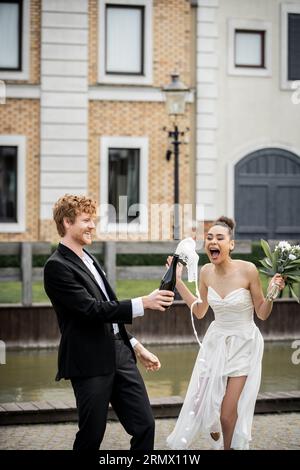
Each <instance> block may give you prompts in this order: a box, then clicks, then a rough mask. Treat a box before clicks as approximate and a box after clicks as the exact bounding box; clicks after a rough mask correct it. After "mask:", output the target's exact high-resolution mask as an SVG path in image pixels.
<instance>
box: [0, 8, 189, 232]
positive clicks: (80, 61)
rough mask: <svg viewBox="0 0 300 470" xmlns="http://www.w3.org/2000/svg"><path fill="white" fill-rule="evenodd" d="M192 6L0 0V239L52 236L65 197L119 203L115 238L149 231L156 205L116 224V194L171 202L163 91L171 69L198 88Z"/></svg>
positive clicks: (185, 124) (185, 200)
mask: <svg viewBox="0 0 300 470" xmlns="http://www.w3.org/2000/svg"><path fill="white" fill-rule="evenodd" d="M195 12H196V9H195V8H194V6H193V5H192V2H190V1H189V0H170V1H167V2H166V1H162V0H153V1H152V0H134V1H133V0H128V1H127V0H126V1H125V0H109V1H106V0H72V1H69V0H65V1H62V0H59V1H58V0H42V1H39V0H23V1H22V0H16V1H13V2H11V3H9V4H8V3H5V2H1V1H0V23H1V26H2V27H3V29H1V27H0V31H2V33H0V34H2V36H1V40H2V41H0V43H1V42H2V46H1V47H0V80H1V84H2V92H3V89H4V88H5V97H6V99H5V102H3V99H2V104H1V105H0V152H1V153H0V170H1V172H0V179H1V180H0V240H2V241H4V240H12V241H19V240H28V241H30V240H52V241H55V240H57V235H56V231H55V227H54V224H53V222H52V207H53V204H54V202H55V201H56V200H57V198H58V197H60V196H61V195H63V194H64V193H77V194H78V193H79V194H89V195H90V196H91V197H93V198H94V199H96V201H97V202H98V204H99V206H100V207H101V206H103V205H104V204H114V203H115V205H116V221H115V222H116V223H115V224H114V223H112V224H110V219H109V220H108V222H109V223H108V225H109V226H110V225H111V232H112V234H113V233H115V232H114V229H115V226H116V225H117V226H118V227H120V228H121V232H122V231H124V234H125V233H126V234H127V232H128V227H130V228H129V232H130V236H131V238H137V239H143V238H146V239H148V238H149V234H148V232H147V227H149V224H150V223H151V211H148V214H146V216H145V214H143V215H142V216H140V217H137V218H135V216H137V215H139V211H138V210H136V211H135V212H134V213H133V214H132V215H130V216H128V217H127V218H125V220H123V219H122V220H121V216H120V214H119V213H121V208H120V207H119V205H120V203H119V196H123V197H124V196H126V197H127V199H128V200H127V204H128V205H131V206H133V207H134V205H137V204H141V205H143V206H146V207H147V206H148V207H150V206H151V205H154V206H155V205H157V204H161V203H167V204H170V205H172V203H173V193H174V189H173V188H174V176H173V161H172V160H171V161H170V162H168V161H167V160H166V158H165V156H166V151H167V149H168V146H169V143H168V136H167V132H166V130H165V129H164V128H166V129H169V128H170V127H171V126H172V123H171V121H170V118H169V116H168V115H167V112H166V108H165V103H164V96H163V93H162V91H161V90H162V87H163V86H165V85H167V84H168V83H169V82H170V74H171V73H172V72H174V70H176V71H177V72H179V73H180V79H181V80H182V81H183V82H184V83H185V84H186V85H187V86H188V87H189V88H191V89H193V86H194V83H193V79H194V77H195V60H194V55H195V47H194V46H195V42H194V35H195V31H194V28H195V19H196V16H195ZM1 18H2V19H1ZM4 25H7V28H6V29H5V28H4ZM5 38H7V40H6V39H5ZM1 62H2V63H1ZM188 101H189V102H188V103H187V107H186V113H185V115H184V116H182V117H180V118H179V121H178V124H179V126H180V128H182V129H186V128H188V129H189V134H188V137H187V138H186V141H185V142H184V144H183V145H182V146H181V154H180V164H179V172H180V203H181V204H191V203H193V202H194V201H193V198H194V174H195V171H194V161H195V156H194V153H193V152H194V148H195V145H194V144H193V122H194V119H193V116H195V109H194V104H193V101H194V100H193V93H190V96H189V100H188ZM125 205H126V202H125ZM112 220H114V219H113V218H112ZM108 225H107V226H106V227H104V228H105V229H106V233H105V235H103V234H102V233H98V237H99V238H109V237H110V229H108ZM124 236H125V235H124Z"/></svg>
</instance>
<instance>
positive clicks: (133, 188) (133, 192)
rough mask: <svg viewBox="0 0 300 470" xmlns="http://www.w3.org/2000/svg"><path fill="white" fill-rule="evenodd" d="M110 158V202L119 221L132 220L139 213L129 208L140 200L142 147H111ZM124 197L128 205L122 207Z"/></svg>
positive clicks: (126, 221)
mask: <svg viewBox="0 0 300 470" xmlns="http://www.w3.org/2000/svg"><path fill="white" fill-rule="evenodd" d="M108 159H109V166H108V188H109V189H108V203H109V204H111V205H113V206H114V208H115V210H116V221H117V222H118V223H120V222H125V223H128V222H131V221H132V220H134V219H135V218H136V215H138V214H130V213H129V212H128V209H129V208H130V207H132V205H133V204H138V203H139V200H140V198H139V193H140V177H139V173H140V149H121V148H109V150H108ZM123 198H126V205H125V207H120V206H122V202H121V201H122V199H123ZM123 200H124V199H123ZM122 210H123V213H122ZM114 221H115V220H113V222H114Z"/></svg>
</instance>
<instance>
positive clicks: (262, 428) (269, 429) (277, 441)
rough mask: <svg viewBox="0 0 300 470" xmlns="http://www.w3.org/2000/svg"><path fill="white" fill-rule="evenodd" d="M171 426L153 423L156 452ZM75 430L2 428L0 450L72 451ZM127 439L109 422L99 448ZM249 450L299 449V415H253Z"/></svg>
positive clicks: (123, 445) (120, 446) (202, 444)
mask: <svg viewBox="0 0 300 470" xmlns="http://www.w3.org/2000/svg"><path fill="white" fill-rule="evenodd" d="M174 423H175V420H174V419H157V420H156V440H155V449H160V450H163V449H167V447H166V443H165V442H166V437H167V436H168V434H170V432H171V430H172V429H173V427H174ZM76 430H77V425H76V424H74V423H72V424H70V423H68V424H34V425H18V426H2V427H1V428H0V449H18V450H27V449H35V450H41V449H57V450H61V449H71V448H72V443H73V439H74V435H75V433H76ZM129 439H130V437H129V436H128V435H127V434H126V433H125V431H124V430H123V428H122V427H121V425H120V424H119V423H116V422H109V423H108V426H107V430H106V434H105V438H104V441H103V444H102V447H101V449H102V450H124V449H129ZM251 448H252V449H282V450H283V449H298V450H300V413H282V414H269V415H255V416H254V423H253V441H252V445H251ZM194 449H197V450H198V449H201V450H202V449H209V447H208V444H207V442H206V441H205V439H204V438H200V439H199V441H198V444H197V446H195V447H194Z"/></svg>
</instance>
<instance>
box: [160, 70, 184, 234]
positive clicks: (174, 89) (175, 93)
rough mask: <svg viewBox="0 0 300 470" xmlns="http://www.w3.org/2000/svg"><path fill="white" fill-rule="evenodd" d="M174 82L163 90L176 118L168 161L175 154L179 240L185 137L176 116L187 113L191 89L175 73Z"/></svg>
mask: <svg viewBox="0 0 300 470" xmlns="http://www.w3.org/2000/svg"><path fill="white" fill-rule="evenodd" d="M171 78H172V81H171V83H169V85H167V86H165V87H164V88H163V92H164V94H165V99H166V105H167V112H168V114H169V116H174V120H173V130H171V131H168V137H169V139H171V144H172V145H173V152H172V150H170V149H168V150H167V153H166V159H167V160H168V161H169V160H170V158H171V156H172V153H174V229H173V238H174V240H178V239H179V238H180V220H179V219H180V217H179V146H180V144H181V143H182V142H181V141H180V140H179V138H180V136H183V135H184V132H180V131H179V129H178V126H177V124H176V116H178V115H182V114H184V112H185V103H186V101H187V95H188V92H189V88H188V87H186V86H185V85H184V84H183V83H182V82H181V81H180V80H179V74H178V73H173V74H172V75H171Z"/></svg>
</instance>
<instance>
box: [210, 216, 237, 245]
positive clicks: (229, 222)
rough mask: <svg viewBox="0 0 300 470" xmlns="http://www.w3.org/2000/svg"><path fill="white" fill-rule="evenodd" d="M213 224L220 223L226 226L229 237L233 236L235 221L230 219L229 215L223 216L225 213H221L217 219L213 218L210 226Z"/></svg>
mask: <svg viewBox="0 0 300 470" xmlns="http://www.w3.org/2000/svg"><path fill="white" fill-rule="evenodd" d="M215 225H221V227H226V228H227V230H228V233H229V235H230V238H231V239H233V238H234V227H235V221H234V220H233V219H230V218H229V217H225V215H221V217H219V218H218V219H217V220H215V221H214V222H213V224H212V227H214V226H215Z"/></svg>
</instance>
